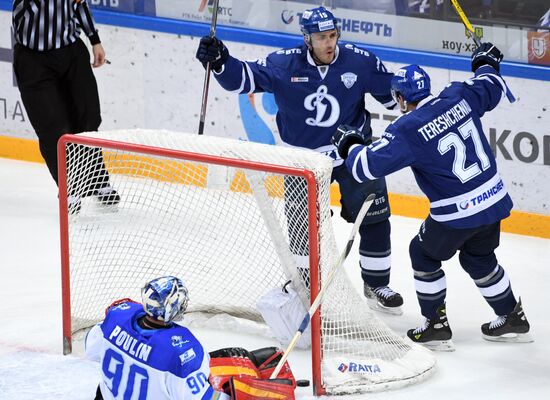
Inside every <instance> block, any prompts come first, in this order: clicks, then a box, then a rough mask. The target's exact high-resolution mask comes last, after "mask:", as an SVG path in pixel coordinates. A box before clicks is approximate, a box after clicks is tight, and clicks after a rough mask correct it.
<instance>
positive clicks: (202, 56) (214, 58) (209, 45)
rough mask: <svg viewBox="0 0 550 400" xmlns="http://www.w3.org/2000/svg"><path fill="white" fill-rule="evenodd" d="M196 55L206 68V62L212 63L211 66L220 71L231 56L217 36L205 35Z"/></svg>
mask: <svg viewBox="0 0 550 400" xmlns="http://www.w3.org/2000/svg"><path fill="white" fill-rule="evenodd" d="M195 57H196V58H197V60H199V61H200V62H201V63H202V65H203V67H204V68H206V63H210V67H211V68H212V69H213V70H214V71H218V70H219V69H220V68H221V67H222V66H223V65H224V64H225V62H226V61H227V59H228V58H229V50H227V47H225V45H224V44H223V42H222V41H221V40H220V39H218V38H217V37H210V36H203V37H202V38H201V41H200V43H199V48H198V49H197V54H196V56H195Z"/></svg>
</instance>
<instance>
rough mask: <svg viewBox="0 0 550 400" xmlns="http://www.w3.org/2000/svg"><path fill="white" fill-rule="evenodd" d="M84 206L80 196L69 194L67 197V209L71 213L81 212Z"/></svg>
mask: <svg viewBox="0 0 550 400" xmlns="http://www.w3.org/2000/svg"><path fill="white" fill-rule="evenodd" d="M81 208H82V202H81V201H80V197H78V196H69V197H68V198H67V209H68V210H69V215H76V214H78V213H79V212H80V209H81Z"/></svg>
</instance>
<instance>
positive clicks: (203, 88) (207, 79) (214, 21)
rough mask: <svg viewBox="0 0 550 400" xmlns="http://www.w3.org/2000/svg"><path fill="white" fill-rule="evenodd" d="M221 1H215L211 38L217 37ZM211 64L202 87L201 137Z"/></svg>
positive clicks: (207, 67) (207, 64)
mask: <svg viewBox="0 0 550 400" xmlns="http://www.w3.org/2000/svg"><path fill="white" fill-rule="evenodd" d="M219 2H220V0H214V5H213V6H212V23H211V24H210V37H214V36H215V35H216V23H217V22H218V3H219ZM210 69H211V67H210V63H206V71H204V85H203V87H202V104H201V115H200V120H199V135H202V134H203V133H204V120H205V119H206V103H207V101H208V86H209V85H210Z"/></svg>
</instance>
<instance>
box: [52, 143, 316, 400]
mask: <svg viewBox="0 0 550 400" xmlns="http://www.w3.org/2000/svg"><path fill="white" fill-rule="evenodd" d="M69 143H74V144H80V145H84V146H90V147H98V148H103V149H112V150H123V151H132V152H136V153H139V154H145V155H152V156H164V157H171V158H174V159H178V160H186V161H195V162H207V163H210V164H214V165H222V166H229V167H234V168H244V169H250V170H255V171H262V172H268V173H276V174H284V175H291V176H296V177H303V178H304V179H305V180H306V182H307V189H308V195H307V197H308V199H307V203H308V234H309V249H310V255H309V268H310V282H311V284H310V301H311V303H313V301H314V300H315V298H316V297H317V295H318V293H319V291H320V286H321V283H320V273H319V261H318V260H319V229H318V220H317V215H318V204H317V192H318V190H317V184H316V180H315V175H314V173H313V172H312V171H310V170H307V169H303V168H293V167H286V166H280V165H275V164H268V163H262V162H254V161H248V160H239V159H235V158H228V157H221V156H212V155H206V154H200V153H193V152H187V151H181V150H172V149H165V148H160V147H153V146H146V145H140V144H132V143H126V142H120V141H114V140H108V139H101V138H93V137H87V136H81V135H73V134H66V135H63V136H62V137H61V138H60V139H59V141H58V144H57V154H58V174H59V223H60V243H61V286H62V313H63V354H70V353H71V351H72V336H73V335H72V329H71V328H72V327H71V287H70V260H69V217H68V203H67V196H68V190H67V160H66V156H65V154H66V150H65V149H66V146H67V144H69ZM320 308H321V307H319V308H318V309H317V311H316V312H315V313H314V314H313V316H312V318H311V362H312V381H313V382H312V383H313V393H314V394H315V395H316V396H321V395H324V394H326V391H325V388H324V387H323V383H322V376H321V358H322V350H321V319H320Z"/></svg>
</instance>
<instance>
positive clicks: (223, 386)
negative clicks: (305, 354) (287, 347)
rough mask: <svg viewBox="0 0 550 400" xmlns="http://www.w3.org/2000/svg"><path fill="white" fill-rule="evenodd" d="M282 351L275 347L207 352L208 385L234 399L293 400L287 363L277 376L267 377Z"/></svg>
mask: <svg viewBox="0 0 550 400" xmlns="http://www.w3.org/2000/svg"><path fill="white" fill-rule="evenodd" d="M282 355H283V352H282V350H281V349H278V348H276V347H265V348H261V349H257V350H253V351H248V350H246V349H243V348H241V347H229V348H225V349H220V350H216V351H213V352H211V353H210V374H211V375H210V384H211V385H212V387H213V388H214V390H216V391H219V392H224V393H226V394H228V395H230V396H231V399H233V400H259V399H266V398H277V399H280V400H294V390H295V389H296V380H295V379H294V375H293V374H292V370H291V369H290V365H289V364H288V362H285V364H284V366H283V368H282V370H281V372H280V373H279V375H278V378H277V379H269V377H270V376H271V374H272V372H273V370H274V369H275V367H276V366H277V364H278V362H279V361H280V359H281V357H282Z"/></svg>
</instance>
